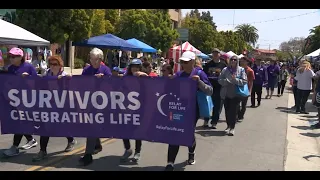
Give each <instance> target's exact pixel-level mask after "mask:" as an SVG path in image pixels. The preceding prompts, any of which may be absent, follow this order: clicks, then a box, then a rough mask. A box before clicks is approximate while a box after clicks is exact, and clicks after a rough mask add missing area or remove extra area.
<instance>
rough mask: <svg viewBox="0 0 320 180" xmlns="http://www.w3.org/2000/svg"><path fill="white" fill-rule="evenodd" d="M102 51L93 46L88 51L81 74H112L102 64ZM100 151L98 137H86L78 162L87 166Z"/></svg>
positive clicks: (108, 75)
mask: <svg viewBox="0 0 320 180" xmlns="http://www.w3.org/2000/svg"><path fill="white" fill-rule="evenodd" d="M102 60H103V51H102V50H101V49H98V48H93V49H92V50H91V51H90V64H91V65H90V66H87V67H85V68H84V69H83V71H82V75H85V76H96V77H97V78H101V77H103V76H107V77H110V76H111V75H112V73H111V70H110V68H109V67H107V66H106V65H102V64H101V62H102ZM100 151H102V145H101V141H100V138H87V143H86V151H85V155H84V156H83V157H82V158H81V159H80V164H81V165H83V166H87V165H89V164H91V163H92V161H93V159H92V155H93V154H97V153H99V152H100Z"/></svg>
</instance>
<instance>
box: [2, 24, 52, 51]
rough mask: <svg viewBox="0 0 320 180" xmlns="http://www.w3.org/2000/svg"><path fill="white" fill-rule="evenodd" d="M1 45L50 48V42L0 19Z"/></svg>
mask: <svg viewBox="0 0 320 180" xmlns="http://www.w3.org/2000/svg"><path fill="white" fill-rule="evenodd" d="M0 44H5V45H20V46H49V45H50V42H49V41H47V40H45V39H42V38H41V37H39V36H37V35H35V34H33V33H31V32H29V31H27V30H25V29H23V28H21V27H19V26H17V25H14V24H11V23H9V22H7V21H4V20H1V19H0Z"/></svg>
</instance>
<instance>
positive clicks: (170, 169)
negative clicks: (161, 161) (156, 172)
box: [164, 164, 174, 171]
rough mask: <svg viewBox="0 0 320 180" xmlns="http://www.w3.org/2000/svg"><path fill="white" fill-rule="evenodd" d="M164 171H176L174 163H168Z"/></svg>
mask: <svg viewBox="0 0 320 180" xmlns="http://www.w3.org/2000/svg"><path fill="white" fill-rule="evenodd" d="M164 171H174V167H173V164H168V165H167V166H166V168H165V170H164Z"/></svg>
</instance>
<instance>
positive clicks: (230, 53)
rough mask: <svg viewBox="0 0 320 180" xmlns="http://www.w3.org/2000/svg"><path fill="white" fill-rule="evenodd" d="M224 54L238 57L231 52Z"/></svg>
mask: <svg viewBox="0 0 320 180" xmlns="http://www.w3.org/2000/svg"><path fill="white" fill-rule="evenodd" d="M226 54H228V55H229V56H238V55H237V54H236V53H234V52H232V51H229V52H227V53H226Z"/></svg>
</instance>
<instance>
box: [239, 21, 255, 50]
mask: <svg viewBox="0 0 320 180" xmlns="http://www.w3.org/2000/svg"><path fill="white" fill-rule="evenodd" d="M236 32H237V33H238V34H240V35H241V36H243V39H244V40H245V41H246V42H247V43H248V44H250V45H251V44H252V45H253V46H254V45H255V44H256V42H257V41H258V39H259V34H258V29H257V28H256V27H254V26H252V25H250V24H240V25H238V26H236Z"/></svg>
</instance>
